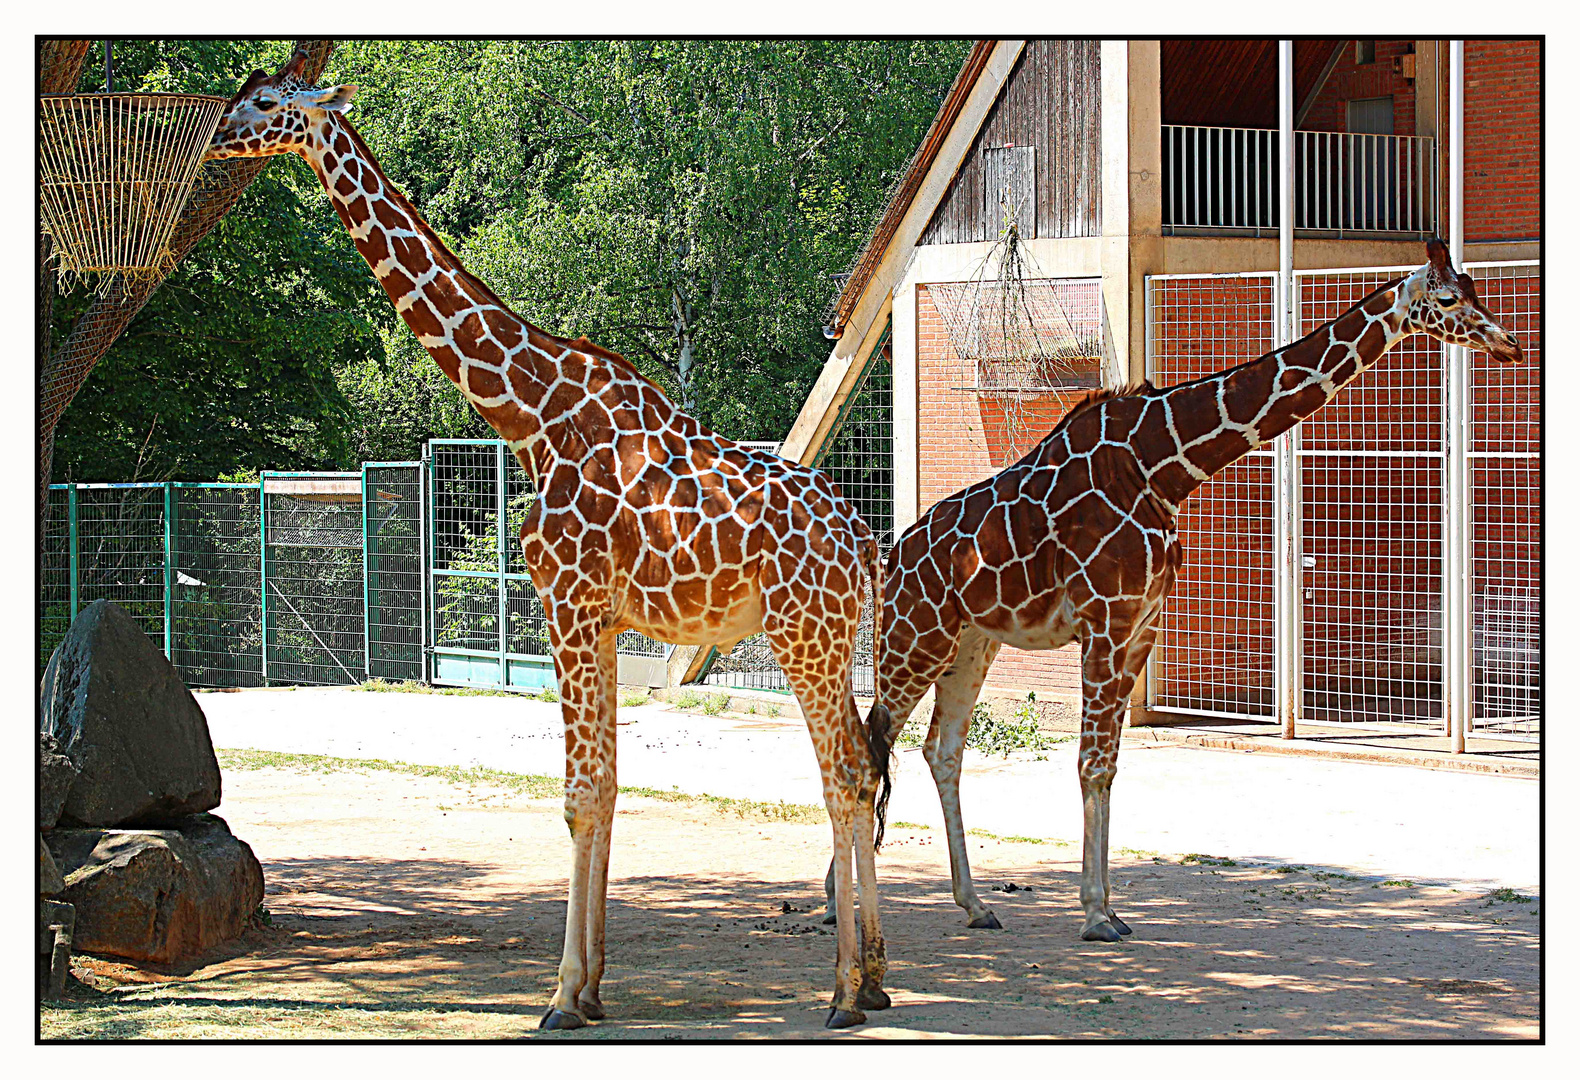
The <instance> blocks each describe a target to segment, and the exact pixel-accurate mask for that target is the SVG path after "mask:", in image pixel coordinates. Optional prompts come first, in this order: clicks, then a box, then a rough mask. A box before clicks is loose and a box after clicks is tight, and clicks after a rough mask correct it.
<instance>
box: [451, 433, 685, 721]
mask: <svg viewBox="0 0 1580 1080" xmlns="http://www.w3.org/2000/svg"><path fill="white" fill-rule="evenodd" d="M423 472H424V475H425V476H426V480H427V485H428V501H427V522H428V529H427V534H428V552H427V555H428V585H429V589H428V610H429V612H431V621H430V624H429V625H430V629H429V635H430V641H431V643H432V654H433V669H432V678H433V681H434V683H436V684H439V685H445V686H475V687H487V688H491V689H507V690H523V691H529V692H530V691H536V690H542V689H546V688H553V687H556V686H557V685H558V684H557V680H556V678H555V673H554V657H553V655H552V653H551V651H550V648H549V637H548V631H547V628H546V627H545V624H544V618H543V605H542V604H541V603H540V602H539V600H538V594H537V592H536V590H534V589H533V587H532V579H531V578H530V577H529V576H528V574H527V568H526V564H525V562H524V561H523V556H522V553H521V545H520V544H519V543H518V542H517V538H518V536H519V535H520V532H521V524H522V522H523V521H524V520H525V519H526V516H527V513H528V512H529V511H530V510H531V509H532V502H533V500H534V498H535V497H536V495H535V492H534V491H533V488H532V481H531V480H530V479H529V478H528V477H527V475H526V473H525V472H523V471H522V470H521V468H520V467H519V466H518V465H517V464H516V462H515V458H514V456H513V455H512V454H511V453H510V451H509V449H508V448H507V447H506V446H505V444H504V442H503V441H502V440H499V439H434V440H432V441H430V442H429V443H428V446H427V448H426V450H425V457H424V461H423ZM617 649H618V657H619V665H620V676H619V677H620V681H621V682H622V683H636V684H638V685H644V686H662V685H664V676H665V664H664V660H665V657H666V656H667V654H668V649H667V647H666V646H665V645H663V644H662V643H660V642H657V641H654V640H652V639H651V638H648V637H644V636H643V635H641V634H638V633H634V632H626V633H624V634H621V635H620V638H619V642H618V646H617Z"/></svg>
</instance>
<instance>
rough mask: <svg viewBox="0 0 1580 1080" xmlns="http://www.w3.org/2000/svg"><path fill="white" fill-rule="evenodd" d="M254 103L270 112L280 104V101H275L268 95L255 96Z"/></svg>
mask: <svg viewBox="0 0 1580 1080" xmlns="http://www.w3.org/2000/svg"><path fill="white" fill-rule="evenodd" d="M253 103H254V104H255V105H257V106H258V108H260V109H262V110H263V111H264V112H268V111H269V110H270V109H272V108H274V107H275V106H276V105H278V104H279V102H278V101H275V100H274V99H273V98H268V97H261V98H254V99H253Z"/></svg>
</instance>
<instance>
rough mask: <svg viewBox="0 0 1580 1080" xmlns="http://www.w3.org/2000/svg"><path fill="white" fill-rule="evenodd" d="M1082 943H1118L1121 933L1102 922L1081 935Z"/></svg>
mask: <svg viewBox="0 0 1580 1080" xmlns="http://www.w3.org/2000/svg"><path fill="white" fill-rule="evenodd" d="M1081 940H1082V941H1118V940H1119V931H1118V930H1115V929H1114V928H1113V927H1112V926H1110V925H1109V924H1108V923H1106V922H1100V923H1098V924H1097V925H1096V926H1094V927H1092V928H1091V929H1090V930H1087V931H1085V932H1084V933H1083V934H1081Z"/></svg>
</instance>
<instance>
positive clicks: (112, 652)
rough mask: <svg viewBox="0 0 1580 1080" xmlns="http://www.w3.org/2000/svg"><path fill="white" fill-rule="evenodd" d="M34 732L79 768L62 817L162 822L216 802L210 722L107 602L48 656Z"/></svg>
mask: <svg viewBox="0 0 1580 1080" xmlns="http://www.w3.org/2000/svg"><path fill="white" fill-rule="evenodd" d="M40 693H41V696H42V699H43V700H42V705H43V709H42V718H41V720H40V730H41V731H42V732H44V733H45V734H48V735H51V736H53V737H54V738H55V739H56V741H57V742H58V743H59V746H60V752H61V753H63V754H65V755H66V757H68V758H70V759H71V761H72V763H73V764H74V765H76V766H77V767H78V768H79V769H80V770H81V775H79V776H78V777H77V779H76V781H75V782H74V783H73V784H72V785H71V790H70V791H69V792H68V793H67V795H66V801H65V805H64V807H63V808H62V810H61V820H62V821H70V822H74V823H77V824H81V825H93V826H114V825H163V824H169V823H171V822H173V821H175V820H177V819H179V818H181V817H184V816H186V815H188V814H194V813H200V812H202V811H204V810H212V809H213V808H214V807H216V806H218V805H219V797H220V778H219V762H218V761H216V760H215V758H214V744H213V743H212V742H210V741H209V734H208V721H207V720H205V719H204V717H203V710H202V709H200V708H199V707H198V703H197V700H196V699H195V698H194V697H193V696H192V694H191V692H190V691H188V690H187V688H186V686H185V685H183V684H182V682H181V676H180V675H178V674H176V669H175V668H174V667H172V666H171V664H170V661H168V660H166V659H165V657H164V654H163V653H161V652H160V651H159V649H158V648H156V647H155V646H154V643H153V642H151V641H149V640H148V637H147V635H145V634H144V633H143V632H142V630H141V629H139V628H138V626H137V624H136V623H135V622H133V621H132V618H131V616H130V615H128V614H126V612H125V611H123V610H121V608H119V607H118V606H116V605H115V604H112V603H110V602H108V601H105V600H98V601H95V602H94V603H92V604H89V605H88V607H87V608H85V609H84V610H83V612H82V614H80V615H78V616H77V618H76V621H75V622H73V623H72V624H71V629H70V630H68V631H67V632H66V637H65V639H64V640H62V641H61V643H60V645H59V647H58V648H56V649H55V653H54V655H53V656H51V657H50V658H49V665H48V666H47V667H46V668H45V669H44V682H43V686H42V687H41V688H40Z"/></svg>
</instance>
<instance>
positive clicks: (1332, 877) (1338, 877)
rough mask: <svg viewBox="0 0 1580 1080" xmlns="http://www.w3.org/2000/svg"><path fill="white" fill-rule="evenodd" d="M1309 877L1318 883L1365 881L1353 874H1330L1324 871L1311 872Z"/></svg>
mask: <svg viewBox="0 0 1580 1080" xmlns="http://www.w3.org/2000/svg"><path fill="white" fill-rule="evenodd" d="M1311 876H1312V877H1314V878H1316V879H1317V880H1318V881H1363V880H1365V879H1363V878H1361V877H1359V876H1357V875H1355V874H1330V873H1328V872H1327V871H1325V870H1313V871H1311Z"/></svg>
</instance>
